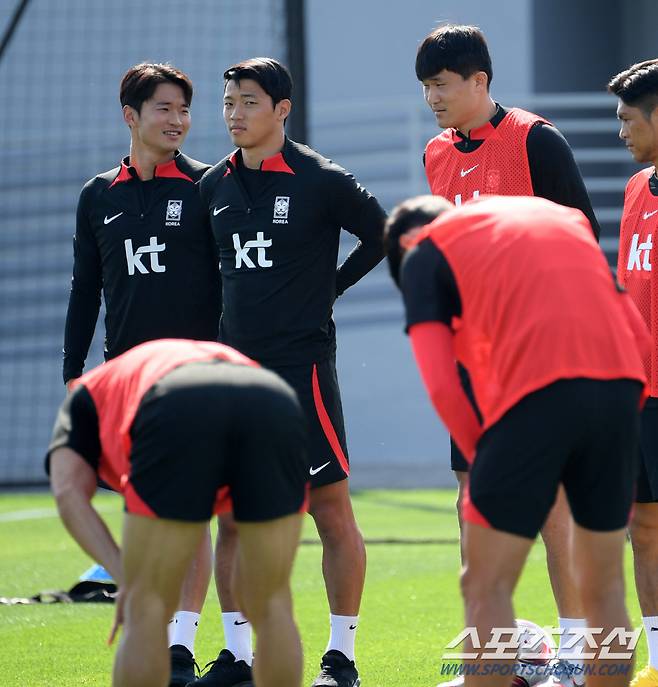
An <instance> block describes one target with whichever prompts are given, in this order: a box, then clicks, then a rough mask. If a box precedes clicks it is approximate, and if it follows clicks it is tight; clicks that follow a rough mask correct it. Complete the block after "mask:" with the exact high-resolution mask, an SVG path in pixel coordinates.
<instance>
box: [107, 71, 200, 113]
mask: <svg viewBox="0 0 658 687" xmlns="http://www.w3.org/2000/svg"><path fill="white" fill-rule="evenodd" d="M161 83H173V84H175V85H176V86H179V87H180V89H181V90H182V91H183V97H184V98H185V102H186V103H187V105H191V104H192V95H193V93H194V89H193V88H192V81H191V79H190V77H189V76H188V75H187V74H185V72H182V71H181V70H180V69H176V67H174V66H172V65H170V64H166V63H151V62H142V63H140V64H136V65H135V66H134V67H131V68H130V69H129V70H128V71H127V72H126V73H125V74H124V75H123V78H122V79H121V87H120V89H119V100H120V101H121V107H125V106H126V105H129V106H130V107H132V108H134V109H135V110H137V112H140V111H141V109H142V105H143V104H144V101H146V100H148V99H149V98H151V97H152V96H153V94H154V93H155V89H156V88H157V87H158V86H159V85H160V84H161Z"/></svg>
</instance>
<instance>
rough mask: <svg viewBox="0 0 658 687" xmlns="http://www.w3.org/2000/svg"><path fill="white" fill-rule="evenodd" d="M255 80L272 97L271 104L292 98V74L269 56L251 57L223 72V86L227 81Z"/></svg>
mask: <svg viewBox="0 0 658 687" xmlns="http://www.w3.org/2000/svg"><path fill="white" fill-rule="evenodd" d="M242 79H251V80H252V81H255V82H256V83H257V84H258V85H259V86H260V87H261V88H262V89H263V90H264V91H265V93H267V95H269V96H270V98H272V105H276V104H277V103H279V102H281V101H282V100H290V99H291V98H292V76H290V72H289V71H288V68H287V67H285V66H284V65H282V64H281V62H278V61H277V60H275V59H273V58H271V57H252V58H250V59H248V60H244V61H242V62H238V63H237V64H234V65H233V66H232V67H229V68H228V69H227V70H226V71H225V72H224V88H226V84H227V83H228V82H229V81H235V83H237V84H239V83H240V81H241V80H242Z"/></svg>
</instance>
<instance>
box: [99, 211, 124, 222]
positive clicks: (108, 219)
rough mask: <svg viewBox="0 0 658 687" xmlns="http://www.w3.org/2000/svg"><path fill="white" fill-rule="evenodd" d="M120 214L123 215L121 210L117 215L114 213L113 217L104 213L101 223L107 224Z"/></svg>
mask: <svg viewBox="0 0 658 687" xmlns="http://www.w3.org/2000/svg"><path fill="white" fill-rule="evenodd" d="M121 215H123V212H120V213H119V214H118V215H114V217H108V216H107V215H105V219H104V220H103V224H109V223H110V222H114V220H115V219H116V218H117V217H121Z"/></svg>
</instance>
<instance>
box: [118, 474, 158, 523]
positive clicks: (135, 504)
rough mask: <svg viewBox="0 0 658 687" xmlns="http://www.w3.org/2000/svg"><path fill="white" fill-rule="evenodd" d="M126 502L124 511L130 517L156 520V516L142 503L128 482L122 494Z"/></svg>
mask: <svg viewBox="0 0 658 687" xmlns="http://www.w3.org/2000/svg"><path fill="white" fill-rule="evenodd" d="M123 496H124V498H125V500H126V510H127V511H128V512H129V513H131V514H132V515H144V516H146V517H147V518H157V517H158V516H157V514H156V513H155V512H154V511H153V510H151V508H150V507H149V506H148V505H147V504H146V503H144V501H142V499H141V497H140V496H139V494H138V493H137V492H136V491H135V489H134V488H133V485H132V484H131V483H130V482H129V481H128V482H126V488H125V490H124V492H123Z"/></svg>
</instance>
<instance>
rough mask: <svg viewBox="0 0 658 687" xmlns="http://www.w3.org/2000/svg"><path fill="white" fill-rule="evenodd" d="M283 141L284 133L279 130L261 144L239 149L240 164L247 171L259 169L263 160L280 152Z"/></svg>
mask: <svg viewBox="0 0 658 687" xmlns="http://www.w3.org/2000/svg"><path fill="white" fill-rule="evenodd" d="M285 140H286V135H285V132H284V131H283V129H281V131H277V132H276V134H275V135H273V136H272V137H271V138H269V139H267V140H266V141H264V142H263V143H259V144H258V145H256V146H253V147H249V148H241V150H242V163H243V164H244V166H245V167H246V168H247V169H260V165H261V162H262V161H263V160H266V159H267V158H268V157H272V156H273V155H276V154H277V153H280V152H281V150H282V149H283V144H284V143H285Z"/></svg>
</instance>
